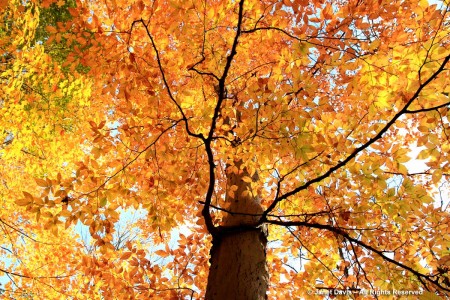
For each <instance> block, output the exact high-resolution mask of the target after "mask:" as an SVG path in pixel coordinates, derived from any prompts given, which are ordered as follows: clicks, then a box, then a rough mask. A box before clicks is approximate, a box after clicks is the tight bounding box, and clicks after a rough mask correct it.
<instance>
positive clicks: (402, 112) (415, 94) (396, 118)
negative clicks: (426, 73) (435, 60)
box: [259, 55, 450, 223]
mask: <svg viewBox="0 0 450 300" xmlns="http://www.w3.org/2000/svg"><path fill="white" fill-rule="evenodd" d="M449 60H450V55H448V56H447V57H445V58H444V60H443V62H442V64H441V66H440V67H439V69H437V70H436V72H434V73H433V74H432V75H431V76H430V77H429V78H428V79H427V80H426V81H425V82H424V83H422V84H421V85H420V86H419V88H418V89H417V90H416V92H415V93H414V95H413V96H412V97H411V98H410V99H409V100H408V102H407V103H406V104H405V106H404V107H403V108H402V109H401V110H400V111H399V112H398V113H397V114H395V116H394V117H393V118H392V119H391V120H390V121H389V122H387V123H386V125H385V126H384V127H383V128H382V129H381V130H380V131H379V132H378V134H377V135H376V136H374V137H373V138H371V139H370V140H369V141H367V142H366V143H365V144H363V145H361V146H360V147H358V148H356V149H355V150H354V151H353V152H352V153H351V154H350V155H349V156H347V158H345V159H344V160H342V161H340V162H339V163H338V164H336V165H335V166H333V167H331V168H330V169H328V171H327V172H325V173H324V174H322V175H320V176H318V177H316V178H314V179H311V180H309V181H307V182H305V183H304V184H303V185H301V186H299V187H297V188H295V189H293V190H292V191H290V192H287V193H286V194H283V195H282V196H280V197H277V198H275V200H274V201H273V202H272V203H271V204H270V206H269V207H268V208H267V209H266V210H265V211H264V213H263V216H262V217H261V219H260V221H259V222H260V223H264V222H265V221H266V220H267V215H268V214H269V213H270V212H271V211H272V210H273V209H274V208H275V207H276V206H277V204H278V203H279V202H281V201H283V200H285V199H287V198H289V197H290V196H293V195H295V194H297V193H298V192H300V191H303V190H305V189H307V188H308V187H309V186H310V185H312V184H314V183H317V182H320V181H322V180H323V179H325V178H327V177H329V176H330V175H331V174H333V173H334V172H335V171H337V170H339V169H340V168H342V167H343V166H345V165H346V164H347V163H348V162H349V161H351V160H352V159H354V158H355V157H356V156H357V155H358V154H359V153H360V152H362V151H363V150H365V149H367V148H368V147H369V146H370V145H372V144H373V143H375V142H376V141H378V140H379V139H381V138H382V137H383V135H384V134H385V133H386V132H387V131H388V130H389V128H390V127H391V126H392V125H394V123H395V122H396V121H397V120H398V119H399V118H400V117H401V116H402V115H403V114H405V113H407V111H408V107H409V106H410V105H411V104H412V102H413V101H414V100H416V99H417V98H418V97H419V94H420V92H421V91H422V90H423V88H425V87H426V86H427V85H428V84H429V83H430V82H431V81H433V80H434V79H435V78H436V77H437V76H438V75H439V74H440V73H441V72H442V71H443V70H444V67H445V65H446V64H447V62H448V61H449Z"/></svg>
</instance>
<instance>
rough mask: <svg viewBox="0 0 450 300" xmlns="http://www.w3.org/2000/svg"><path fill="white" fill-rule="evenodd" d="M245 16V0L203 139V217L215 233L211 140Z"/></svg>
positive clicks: (213, 167)
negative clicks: (205, 166) (206, 175)
mask: <svg viewBox="0 0 450 300" xmlns="http://www.w3.org/2000/svg"><path fill="white" fill-rule="evenodd" d="M243 16H244V0H241V1H240V2H239V13H238V23H237V29H236V35H235V37H234V41H233V45H232V46H231V52H230V54H229V55H228V56H227V62H226V64H225V68H224V70H223V74H222V76H221V77H220V79H219V92H218V93H217V104H216V107H215V109H214V115H213V117H212V120H211V127H210V129H209V133H208V137H207V138H206V139H205V138H204V139H203V141H204V143H205V151H206V154H207V156H208V165H209V186H208V190H207V192H206V198H205V206H204V207H203V210H202V215H203V218H204V219H205V224H206V228H207V229H208V231H209V232H210V233H211V234H213V235H214V234H215V233H216V232H217V228H216V227H215V226H214V224H213V221H212V218H211V215H210V213H209V207H210V206H211V200H212V196H213V193H214V185H215V182H216V177H215V168H216V165H215V163H214V154H213V151H212V148H211V141H212V140H213V135H214V130H215V128H216V122H217V119H218V117H219V114H220V110H221V107H222V102H223V100H224V99H225V97H224V95H225V80H226V79H227V76H228V72H229V71H230V67H231V63H232V61H233V58H234V56H235V55H236V53H237V52H236V48H237V45H238V40H239V36H240V35H241V24H242V19H243Z"/></svg>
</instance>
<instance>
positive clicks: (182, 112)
mask: <svg viewBox="0 0 450 300" xmlns="http://www.w3.org/2000/svg"><path fill="white" fill-rule="evenodd" d="M136 23H142V25H143V26H144V28H145V31H146V32H147V36H148V37H149V39H150V42H151V43H152V47H153V50H154V51H155V55H156V61H157V63H158V68H159V71H160V73H161V76H162V80H163V82H164V85H165V87H166V88H167V94H168V95H169V98H170V100H171V101H172V102H173V103H174V104H175V106H176V107H177V109H178V111H179V112H180V114H181V116H182V117H183V122H184V125H185V127H186V132H187V134H188V135H190V136H193V137H197V138H200V139H204V137H203V135H202V134H201V133H200V134H199V133H193V132H192V131H191V130H190V129H189V124H188V118H187V117H186V115H185V114H184V111H183V109H182V108H181V106H180V104H179V103H178V102H177V100H175V97H174V96H173V94H172V91H171V90H170V86H169V83H168V82H167V78H166V74H165V73H164V69H163V66H162V63H161V58H160V57H159V51H158V48H157V47H156V44H155V41H154V39H153V36H152V35H151V33H150V30H149V29H148V24H145V22H144V20H143V19H140V20H137V21H133V23H132V25H131V28H132V29H133V26H134V24H136Z"/></svg>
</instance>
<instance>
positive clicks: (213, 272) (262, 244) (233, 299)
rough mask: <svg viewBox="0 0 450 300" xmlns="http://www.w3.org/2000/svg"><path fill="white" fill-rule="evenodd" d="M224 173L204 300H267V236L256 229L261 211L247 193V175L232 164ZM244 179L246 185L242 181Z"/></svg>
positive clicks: (255, 200) (238, 165)
mask: <svg viewBox="0 0 450 300" xmlns="http://www.w3.org/2000/svg"><path fill="white" fill-rule="evenodd" d="M234 166H235V167H237V168H238V172H236V168H235V167H229V168H227V169H231V168H233V169H234V170H235V171H234V172H228V175H227V183H228V184H227V185H228V187H229V190H228V191H227V196H226V202H227V207H226V209H227V210H228V211H229V212H230V213H228V214H227V215H226V216H225V217H224V219H223V223H222V224H223V226H222V227H219V232H218V233H217V234H216V235H215V236H213V246H212V248H211V253H210V254H211V258H210V263H211V266H210V269H209V277H208V285H207V289H206V300H264V299H267V296H266V293H267V288H268V281H269V275H268V270H267V266H266V245H267V232H266V230H265V229H264V228H262V227H257V226H256V225H257V222H258V219H259V216H258V214H261V213H262V211H263V210H262V207H261V204H260V201H259V198H258V195H256V194H255V193H254V192H253V191H252V190H251V183H250V182H248V178H249V174H248V172H247V171H246V169H245V168H242V167H241V162H236V163H235V165H234ZM244 177H246V178H247V180H246V181H247V182H246V181H244V180H243V178H244Z"/></svg>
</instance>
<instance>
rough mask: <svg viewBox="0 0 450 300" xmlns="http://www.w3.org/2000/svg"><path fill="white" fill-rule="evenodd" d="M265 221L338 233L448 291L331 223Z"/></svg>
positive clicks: (435, 281) (424, 275)
mask: <svg viewBox="0 0 450 300" xmlns="http://www.w3.org/2000/svg"><path fill="white" fill-rule="evenodd" d="M265 223H267V224H273V225H281V226H302V227H308V228H316V229H322V230H328V231H331V232H333V233H335V234H338V235H340V236H342V237H343V238H345V239H347V240H348V241H350V242H351V243H355V244H357V245H359V246H361V247H363V248H365V249H367V250H369V251H371V252H373V253H375V254H377V255H378V256H380V257H381V258H382V259H384V260H386V261H388V262H390V263H391V264H394V265H396V266H398V267H400V268H402V269H404V270H406V271H409V272H410V273H412V274H414V275H415V276H416V277H417V278H419V279H425V280H426V281H428V282H430V283H431V284H433V285H435V286H437V287H439V288H440V289H443V290H445V291H449V292H450V288H446V287H444V286H442V285H441V284H439V282H438V281H437V280H433V279H432V278H431V277H432V276H433V275H426V274H423V273H420V272H418V271H416V270H414V269H413V268H411V267H408V266H407V265H404V264H403V263H401V262H398V261H396V260H394V259H392V258H389V257H388V256H386V255H385V254H384V251H381V250H378V249H376V248H374V247H373V246H371V245H369V244H366V243H365V242H363V241H360V240H358V239H355V238H352V237H351V236H350V235H349V234H348V233H347V232H345V231H343V230H342V229H340V228H336V227H334V226H332V225H324V224H318V223H308V222H302V221H278V220H266V221H265Z"/></svg>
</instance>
